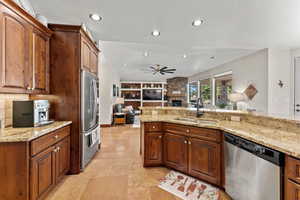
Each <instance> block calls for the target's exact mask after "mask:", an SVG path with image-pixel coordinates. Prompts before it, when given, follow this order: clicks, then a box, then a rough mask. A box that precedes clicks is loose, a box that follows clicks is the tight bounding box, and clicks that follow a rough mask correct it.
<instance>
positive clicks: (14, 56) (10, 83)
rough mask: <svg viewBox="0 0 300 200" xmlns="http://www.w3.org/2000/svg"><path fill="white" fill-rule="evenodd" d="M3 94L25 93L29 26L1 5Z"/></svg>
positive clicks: (0, 30)
mask: <svg viewBox="0 0 300 200" xmlns="http://www.w3.org/2000/svg"><path fill="white" fill-rule="evenodd" d="M0 9H1V11H2V12H1V13H0V37H1V43H0V45H1V49H0V51H1V52H0V56H1V57H0V60H1V65H0V66H1V72H0V73H1V76H0V79H1V82H0V85H1V89H0V91H1V92H12V93H25V92H26V91H27V87H28V85H27V80H26V74H27V73H28V69H29V68H28V67H29V51H28V50H29V31H28V30H29V29H28V26H29V25H28V24H27V23H26V22H25V21H24V20H23V19H22V18H20V17H19V16H18V15H17V14H15V13H14V12H12V11H9V10H8V9H6V7H4V6H3V5H0Z"/></svg>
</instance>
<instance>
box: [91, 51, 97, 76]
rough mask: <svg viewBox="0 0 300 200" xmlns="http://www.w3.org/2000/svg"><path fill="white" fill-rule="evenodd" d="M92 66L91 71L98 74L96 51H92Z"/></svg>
mask: <svg viewBox="0 0 300 200" xmlns="http://www.w3.org/2000/svg"><path fill="white" fill-rule="evenodd" d="M90 68H91V72H93V73H95V74H97V69H98V55H97V53H95V52H94V51H91V52H90Z"/></svg>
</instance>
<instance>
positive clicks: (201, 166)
mask: <svg viewBox="0 0 300 200" xmlns="http://www.w3.org/2000/svg"><path fill="white" fill-rule="evenodd" d="M159 137H161V138H163V142H162V143H161V140H159V139H158V138H159ZM222 138H223V137H222V133H221V132H220V131H218V130H214V129H207V128H197V127H192V126H184V125H178V124H173V123H160V122H149V123H143V125H142V134H141V144H142V152H143V151H144V152H146V153H145V154H144V155H143V157H144V166H145V167H147V166H153V165H155V164H156V165H161V164H163V165H165V166H167V167H170V168H173V169H176V170H178V171H181V172H184V173H187V174H189V175H191V176H194V177H197V178H199V179H201V180H204V181H207V182H209V183H212V184H214V185H218V186H220V187H222V186H223V184H224V183H223V182H224V177H223V176H224V167H223V166H224V164H223V159H222ZM143 141H144V143H143ZM143 148H144V150H143ZM161 148H162V149H163V152H162V154H160V149H161ZM160 156H162V158H163V162H160V161H159V159H160ZM151 159H152V160H153V163H151Z"/></svg>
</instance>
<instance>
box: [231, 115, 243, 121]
mask: <svg viewBox="0 0 300 200" xmlns="http://www.w3.org/2000/svg"><path fill="white" fill-rule="evenodd" d="M230 120H231V121H234V122H240V121H241V118H240V117H239V116H231V117H230Z"/></svg>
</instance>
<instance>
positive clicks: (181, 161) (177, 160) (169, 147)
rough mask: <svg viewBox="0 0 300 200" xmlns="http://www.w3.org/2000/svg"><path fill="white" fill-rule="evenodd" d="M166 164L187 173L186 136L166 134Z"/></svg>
mask: <svg viewBox="0 0 300 200" xmlns="http://www.w3.org/2000/svg"><path fill="white" fill-rule="evenodd" d="M164 163H165V165H166V166H168V167H171V168H174V169H177V170H179V171H182V172H187V140H186V137H185V136H181V135H175V134H170V133H166V134H165V136H164Z"/></svg>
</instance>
